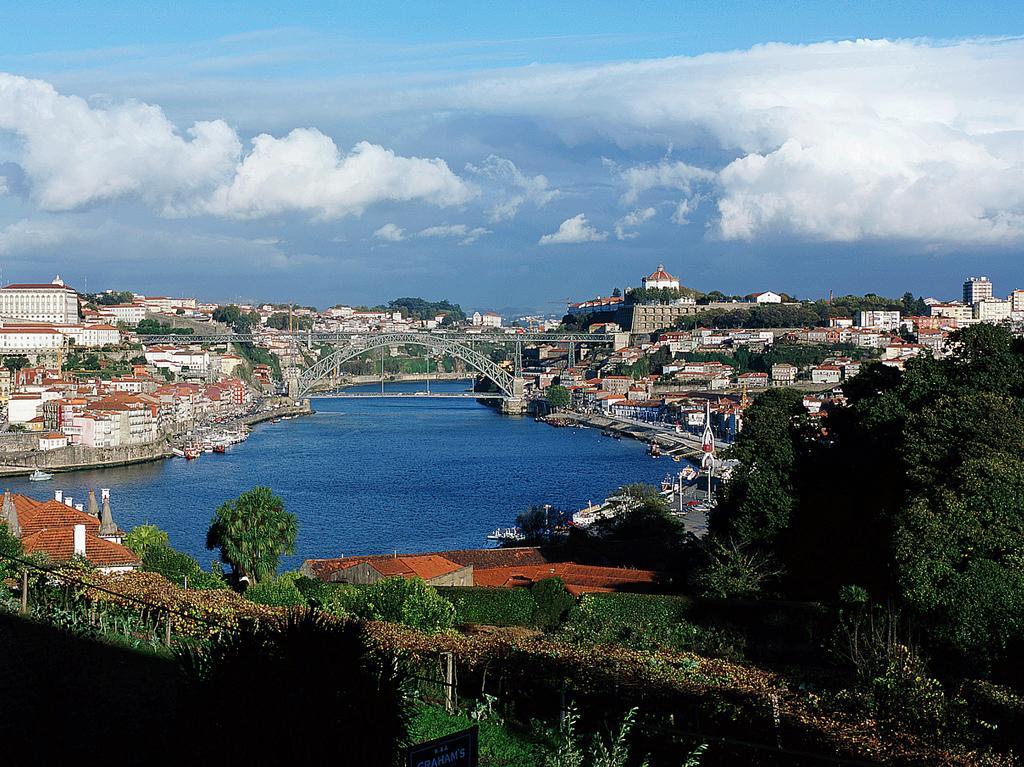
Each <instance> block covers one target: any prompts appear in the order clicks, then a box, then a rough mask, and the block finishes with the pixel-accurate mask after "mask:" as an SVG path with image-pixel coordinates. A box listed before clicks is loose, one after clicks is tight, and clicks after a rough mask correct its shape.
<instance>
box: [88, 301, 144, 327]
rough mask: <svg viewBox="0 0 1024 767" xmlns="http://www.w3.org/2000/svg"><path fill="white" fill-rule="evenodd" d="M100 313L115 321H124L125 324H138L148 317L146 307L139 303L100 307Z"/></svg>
mask: <svg viewBox="0 0 1024 767" xmlns="http://www.w3.org/2000/svg"><path fill="white" fill-rule="evenodd" d="M98 313H99V315H100V316H101V317H104V318H106V319H109V320H111V321H113V322H115V323H117V322H123V323H124V324H125V325H132V326H135V325H138V324H139V323H140V322H142V321H143V320H144V319H146V307H145V306H139V305H137V304H112V305H110V306H101V307H99V310H98Z"/></svg>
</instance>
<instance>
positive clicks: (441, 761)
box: [406, 726, 478, 767]
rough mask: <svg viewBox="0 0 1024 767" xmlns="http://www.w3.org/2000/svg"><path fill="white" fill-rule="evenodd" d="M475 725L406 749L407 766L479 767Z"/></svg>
mask: <svg viewBox="0 0 1024 767" xmlns="http://www.w3.org/2000/svg"><path fill="white" fill-rule="evenodd" d="M477 738H478V731H477V728H476V727H475V726H473V727H470V728H469V729H468V730H463V731H462V732H456V733H453V734H451V735H445V736H444V737H443V738H437V739H436V740H428V741H427V742H426V743H420V744H419V745H416V746H410V747H409V748H408V749H407V750H406V756H407V761H406V765H407V767H477Z"/></svg>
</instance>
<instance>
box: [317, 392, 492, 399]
mask: <svg viewBox="0 0 1024 767" xmlns="http://www.w3.org/2000/svg"><path fill="white" fill-rule="evenodd" d="M309 397H310V398H311V399H389V398H392V397H394V398H401V399H427V398H430V399H503V398H504V397H505V395H504V394H501V393H500V392H483V391H481V392H468V391H467V392H461V391H460V392H453V391H447V392H426V391H409V392H390V391H389V392H379V391H378V392H368V391H359V392H331V391H328V392H323V393H320V392H311V393H310V394H309Z"/></svg>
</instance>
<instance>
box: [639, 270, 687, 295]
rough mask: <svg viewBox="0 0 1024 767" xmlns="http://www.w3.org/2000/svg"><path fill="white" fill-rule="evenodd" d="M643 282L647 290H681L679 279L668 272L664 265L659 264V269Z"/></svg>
mask: <svg viewBox="0 0 1024 767" xmlns="http://www.w3.org/2000/svg"><path fill="white" fill-rule="evenodd" d="M642 282H643V286H644V287H645V288H649V289H652V290H657V289H659V288H671V289H673V290H678V289H679V279H678V278H676V277H673V276H672V275H671V274H669V273H668V272H666V271H665V266H664V265H663V264H658V268H657V269H655V270H654V271H653V272H652V273H651V274H649V275H647V276H646V277H644V278H643V280H642Z"/></svg>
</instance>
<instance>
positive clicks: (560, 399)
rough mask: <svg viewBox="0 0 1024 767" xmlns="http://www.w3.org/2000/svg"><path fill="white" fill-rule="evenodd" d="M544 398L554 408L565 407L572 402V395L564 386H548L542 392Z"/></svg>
mask: <svg viewBox="0 0 1024 767" xmlns="http://www.w3.org/2000/svg"><path fill="white" fill-rule="evenodd" d="M544 399H545V401H546V402H547V403H548V406H549V407H551V408H553V409H555V410H559V409H564V408H567V407H569V405H570V404H571V402H572V396H571V395H570V394H569V390H568V389H566V388H565V387H564V386H549V387H548V388H547V390H546V391H545V392H544Z"/></svg>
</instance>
